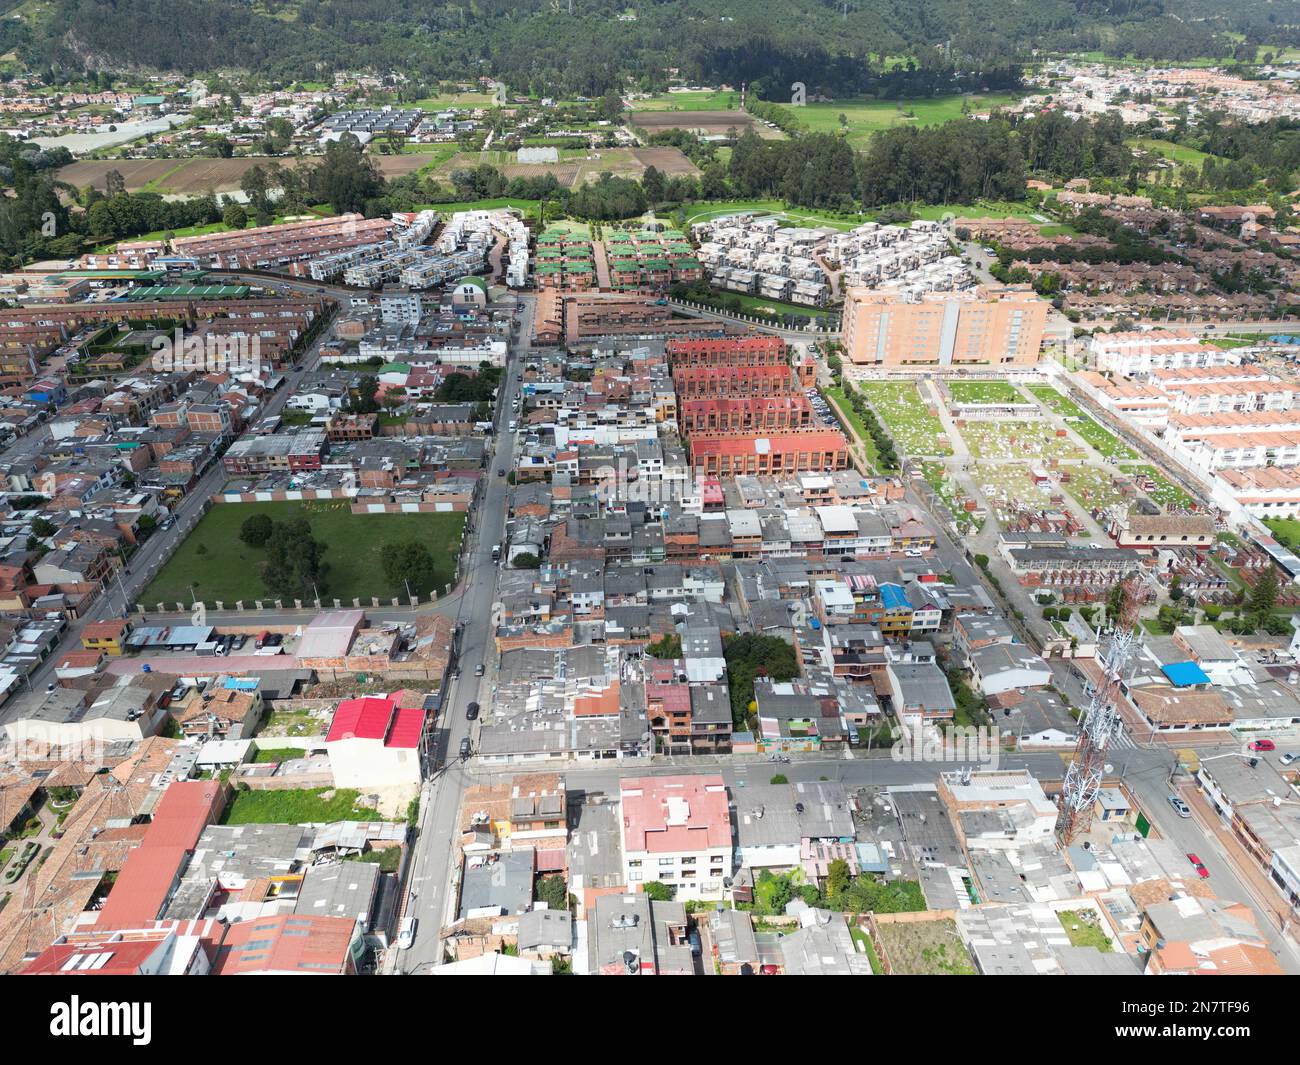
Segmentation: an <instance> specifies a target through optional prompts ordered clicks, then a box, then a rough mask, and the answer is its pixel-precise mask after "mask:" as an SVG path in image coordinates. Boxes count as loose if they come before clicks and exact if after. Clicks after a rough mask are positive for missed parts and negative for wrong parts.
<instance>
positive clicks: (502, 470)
mask: <svg viewBox="0 0 1300 1065" xmlns="http://www.w3.org/2000/svg"><path fill="white" fill-rule="evenodd" d="M505 475H506V468H505V467H504V466H498V467H497V476H498V477H504V476H505Z"/></svg>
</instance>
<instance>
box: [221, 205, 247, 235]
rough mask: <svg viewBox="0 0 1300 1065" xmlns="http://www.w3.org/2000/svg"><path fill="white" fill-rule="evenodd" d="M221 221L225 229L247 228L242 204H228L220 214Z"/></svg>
mask: <svg viewBox="0 0 1300 1065" xmlns="http://www.w3.org/2000/svg"><path fill="white" fill-rule="evenodd" d="M221 221H222V222H223V223H224V224H225V226H226V228H227V229H244V228H246V227H247V226H248V212H247V211H246V210H244V205H243V204H242V203H228V204H226V207H225V210H223V211H222V212H221Z"/></svg>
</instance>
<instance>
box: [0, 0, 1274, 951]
mask: <svg viewBox="0 0 1300 1065" xmlns="http://www.w3.org/2000/svg"><path fill="white" fill-rule="evenodd" d="M305 6H306V7H311V6H313V5H305ZM124 7H126V8H130V7H132V5H124ZM216 7H218V8H220V9H221V10H224V9H225V5H224V0H223V3H221V4H218V5H216ZM1246 7H1247V8H1251V7H1252V5H1251V4H1249V3H1248V4H1247V5H1246ZM569 13H570V14H572V7H571V6H570V11H569ZM562 16H563V5H555V9H554V12H553V13H552V17H554V18H556V19H560V18H562ZM78 17H80V16H78ZM251 17H252V19H253V25H254V26H255V27H256V26H258V25H260V21H259V20H261V19H263V18H264V17H265V16H263V15H262V14H254V15H253V16H251ZM286 17H291V18H296V17H299V16H286ZM827 17H828V18H831V19H832V21H831V22H830V23H828V25H829V26H831V27H835V26H839V25H840V22H839V21H835V20H839V19H840V15H839V14H838V9H837V10H836V12H835V13H832V15H829V16H827ZM852 17H853V18H860V17H861V18H865V17H866V16H865V15H860V14H858V13H854V14H853V16H852ZM1080 17H1082V16H1080ZM1135 17H1136V16H1135ZM575 18H576V16H575ZM1279 18H1280V16H1279ZM15 19H16V20H17V23H18V24H20V25H21V26H22V32H23V36H22V37H21V39H20V40H19V43H17V44H15V48H16V49H17V50H16V51H15V52H13V53H11V54H10V55H9V56H6V57H3V58H0V74H3V78H2V80H0V126H3V127H4V128H3V132H0V181H3V183H4V186H5V192H6V196H5V197H4V198H0V500H2V502H0V548H2V554H3V557H2V558H0V974H6V975H78V974H97V975H117V976H127V975H193V976H207V975H219V976H225V975H236V974H241V975H242V974H274V975H374V976H388V975H533V976H550V975H579V976H582V975H585V976H639V975H687V976H740V975H773V976H794V975H817V976H835V975H845V976H850V975H851V976H857V975H861V976H877V977H882V976H883V977H889V976H900V975H984V976H990V975H998V976H1002V975H1020V976H1034V975H1078V976H1108V975H1126V976H1127V975H1133V976H1136V975H1284V974H1287V975H1291V974H1300V930H1298V929H1300V926H1298V925H1297V917H1298V916H1300V202H1297V197H1300V27H1297V26H1291V27H1285V26H1282V25H1281V23H1280V22H1278V23H1276V24H1274V25H1273V27H1272V29H1271V30H1270V31H1269V33H1272V34H1273V36H1269V33H1264V32H1263V31H1262V30H1261V31H1259V32H1258V33H1256V32H1255V31H1253V30H1252V31H1250V32H1245V31H1243V33H1242V34H1236V35H1235V36H1234V35H1230V34H1229V31H1228V30H1227V29H1226V28H1222V27H1221V28H1219V29H1213V30H1211V29H1204V30H1197V31H1195V32H1196V33H1205V34H1208V36H1207V37H1205V38H1202V37H1199V36H1197V37H1193V38H1191V41H1192V43H1187V44H1186V45H1185V49H1184V52H1183V54H1178V55H1171V56H1168V57H1162V56H1160V55H1144V54H1142V53H1138V54H1136V55H1130V56H1125V57H1118V58H1116V57H1114V56H1111V55H1110V54H1109V53H1108V52H1106V51H1105V49H1104V48H1103V49H1102V50H1101V51H1098V50H1097V49H1094V48H1084V47H1078V48H1067V47H1057V46H1056V45H1053V46H1051V47H1045V48H1044V49H1043V50H1042V51H1041V52H1039V51H1035V52H1034V53H1033V57H1032V60H1030V59H1026V60H1025V61H1024V62H1023V63H1022V64H1020V65H1018V66H1016V67H1015V69H1013V70H1010V72H1009V73H1008V71H1007V70H1006V69H1004V67H1003V66H998V65H994V64H993V63H992V61H991V60H990V61H989V63H988V64H986V66H984V67H981V68H980V69H981V70H983V71H984V75H983V76H984V80H983V81H981V82H979V83H978V84H975V83H968V82H967V81H966V80H963V79H965V78H967V77H968V75H966V74H965V73H963V72H962V70H961V68H960V67H958V66H957V65H956V60H955V57H954V59H953V60H952V61H951V63H950V66H951V67H952V69H951V70H950V69H949V68H948V67H943V68H942V69H943V72H944V73H943V77H945V78H947V79H949V80H948V81H945V82H943V84H942V85H941V86H939V87H935V85H934V84H929V83H927V84H928V88H927V89H925V90H924V91H922V90H921V89H917V88H914V85H915V84H916V83H917V82H919V80H920V79H921V78H922V75H925V76H926V77H928V78H933V77H937V76H938V75H935V74H934V72H933V69H931V68H929V67H927V65H926V63H922V64H921V65H920V66H919V67H918V65H917V64H915V63H912V64H910V65H904V64H901V62H900V63H898V64H894V63H891V62H883V63H882V65H881V66H880V69H879V70H875V68H874V67H873V70H874V73H872V75H871V77H872V78H875V79H877V81H876V82H873V83H872V85H873V86H874V88H872V89H871V91H867V90H865V89H863V88H862V87H861V86H849V87H847V88H846V87H844V86H842V85H840V84H839V83H836V82H833V80H832V77H833V76H834V77H839V74H834V75H832V74H830V73H828V74H826V76H825V78H824V79H821V80H819V79H817V78H814V77H812V76H811V75H810V76H809V78H808V84H807V86H804V84H803V82H799V83H798V86H799V91H797V92H796V93H795V95H794V96H793V97H791V100H790V103H788V104H787V103H785V102H784V100H785V97H786V96H789V95H790V94H788V93H785V92H784V85H781V86H778V88H779V89H780V91H779V92H778V91H776V90H774V89H773V87H772V85H771V84H769V83H767V82H761V83H757V84H754V83H747V82H746V81H745V80H744V79H743V78H740V77H726V78H724V77H721V76H717V74H716V73H715V74H714V76H712V77H709V76H708V72H707V71H704V72H701V70H700V69H697V68H696V67H694V66H689V67H687V66H682V67H678V66H671V67H670V66H665V67H664V73H662V74H656V75H655V76H654V77H653V78H649V79H647V78H645V77H641V78H637V77H634V76H633V75H632V74H630V73H626V74H624V73H620V69H619V68H617V67H615V68H613V69H611V70H610V71H609V72H607V73H606V74H603V75H601V76H602V77H607V78H612V79H614V82H613V84H612V85H608V86H607V85H603V84H600V83H593V84H596V87H597V88H600V90H601V91H594V90H593V89H588V90H587V91H580V90H579V89H577V88H575V87H574V85H573V84H569V83H564V82H561V81H556V82H555V83H554V84H553V85H551V87H550V88H549V89H547V88H539V87H538V81H536V80H534V81H532V82H528V81H526V80H520V78H517V77H512V76H510V75H509V73H508V72H507V73H501V74H499V75H497V74H495V73H494V74H492V75H490V76H489V75H486V74H479V75H477V76H471V75H464V76H457V77H452V76H450V75H448V77H449V80H445V81H433V80H431V79H429V78H428V77H427V75H423V74H417V73H416V72H414V69H412V70H409V71H397V70H388V69H386V68H384V67H382V66H381V65H378V64H377V63H375V62H373V61H372V60H371V59H369V58H367V59H365V61H364V62H363V60H362V58H361V53H358V58H357V59H356V62H357V63H358V64H360V65H358V66H356V67H354V68H346V69H345V68H344V66H343V65H342V64H341V59H340V58H339V57H331V60H330V63H331V65H332V66H333V67H334V68H335V69H333V71H332V73H329V72H322V73H320V74H319V75H318V77H319V78H321V79H323V80H318V81H312V82H307V81H298V80H293V79H292V78H289V79H285V78H279V77H278V75H276V74H271V73H258V74H255V75H253V74H250V75H247V76H245V75H241V74H237V73H234V72H230V71H225V72H223V73H222V74H220V75H206V74H203V75H201V74H200V73H198V72H196V71H190V70H188V69H184V68H183V66H176V65H169V66H168V69H167V70H165V71H163V72H161V73H149V72H147V71H144V69H143V68H140V69H133V70H132V71H131V72H130V73H111V72H105V71H104V70H100V71H99V72H98V73H97V74H90V75H85V74H83V75H78V76H73V75H72V74H69V73H67V72H66V71H62V72H61V71H60V68H58V66H57V64H55V65H51V66H49V67H48V69H47V68H46V67H45V66H41V65H36V64H33V63H30V62H27V61H26V60H25V57H27V56H28V55H29V54H30V55H37V54H38V53H39V50H40V49H41V48H42V47H45V46H44V45H43V44H42V41H41V38H40V37H39V32H38V30H39V27H38V25H37V24H36V23H35V22H33V21H32V20H31V19H30V17H28V16H26V15H17V16H15ZM650 19H651V15H650V13H649V12H636V11H634V10H633V9H631V8H629V9H627V11H626V12H625V13H624V14H623V15H620V16H619V24H620V26H621V29H619V30H618V31H617V33H622V34H628V35H639V34H641V33H642V32H650V31H651V30H652V29H653V27H652V26H650V25H645V26H642V24H643V23H648V22H649V20H650ZM843 21H844V22H845V23H846V24H848V25H852V20H851V18H850V11H849V8H848V7H847V6H846V7H845V11H844V15H843ZM1293 21H1296V22H1300V19H1295V20H1293ZM1108 25H1109V24H1108ZM1122 25H1139V24H1138V23H1123V24H1122ZM14 32H17V31H14ZM258 32H260V31H258ZM268 32H271V31H268ZM303 32H304V33H305V32H306V30H304V31H303ZM319 32H320V31H319V30H318V29H316V28H313V29H312V33H319ZM338 32H340V33H342V32H343V31H342V30H339V31H338ZM604 32H607V33H608V32H609V30H608V28H606V30H605V31H604ZM845 32H846V33H850V32H851V31H850V30H847V29H846V30H845ZM1187 32H1188V33H1192V32H1193V31H1191V30H1188V31H1187ZM1233 33H1235V31H1233ZM1243 34H1244V35H1243ZM1239 37H1240V38H1241V39H1240V40H1239V39H1238V38H1239ZM315 39H316V38H313V40H315ZM340 39H342V38H340ZM638 39H639V38H638ZM1134 40H1135V41H1136V42H1147V41H1149V38H1148V37H1147V36H1146V35H1145V32H1144V33H1143V34H1141V35H1137V36H1135V37H1134ZM1022 43H1023V42H1022ZM949 44H950V46H951V42H949ZM1247 44H1249V46H1250V47H1249V48H1247ZM1146 46H1147V45H1145V44H1135V47H1146ZM124 47H125V46H124ZM287 47H288V46H287V45H286V48H287ZM358 47H359V46H358ZM918 47H919V46H918ZM1171 47H1172V45H1171ZM1197 47H1199V48H1203V49H1207V50H1206V51H1201V52H1198V51H1196V50H1195V49H1196V48H1197ZM1215 49H1219V50H1218V51H1216V50H1215ZM39 54H44V53H39ZM126 54H127V55H128V56H129V54H130V53H129V51H128V52H127V53H126ZM288 54H289V53H288V52H286V55H288ZM294 54H296V53H294ZM547 54H548V55H549V54H551V53H549V52H548V53H547ZM1026 54H1028V53H1026ZM365 55H366V56H369V55H370V53H368V52H367V53H365ZM882 56H883V57H885V58H888V55H887V53H882ZM695 61H696V60H692V62H695ZM287 62H288V61H287V60H286V64H287ZM927 62H929V60H927ZM945 62H948V61H947V60H945ZM873 63H874V60H873ZM321 67H322V70H324V67H325V64H321ZM286 69H287V67H286ZM539 69H541V68H540V67H539ZM780 69H781V70H782V71H784V70H785V69H786V68H785V67H781V68H780ZM591 76H594V75H591ZM537 77H538V78H540V77H541V75H540V74H539V75H537ZM784 80H785V81H786V82H788V81H790V80H791V78H785V79H784ZM548 84H550V83H548ZM898 86H902V89H899V88H898ZM805 88H806V93H807V95H806V97H805V95H804V90H805ZM891 93H892V95H891ZM783 94H784V95H783ZM945 153H948V154H945ZM949 156H950V157H949ZM805 157H806V158H807V160H808V161H809V162H808V165H807V166H806V167H805V164H804V158H805ZM977 165H978V169H979V170H980V173H979V174H974V173H972V172H971V171H972V170H973V169H975V168H976V166H977ZM837 175H838V176H837ZM841 180H842V182H843V185H842V187H838V186H835V185H834V184H833V183H834V182H836V181H841ZM43 227H44V228H43Z"/></svg>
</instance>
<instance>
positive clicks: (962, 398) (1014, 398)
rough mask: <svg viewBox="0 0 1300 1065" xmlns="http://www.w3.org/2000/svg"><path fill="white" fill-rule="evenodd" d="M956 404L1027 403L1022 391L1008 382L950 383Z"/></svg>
mask: <svg viewBox="0 0 1300 1065" xmlns="http://www.w3.org/2000/svg"><path fill="white" fill-rule="evenodd" d="M948 390H949V391H950V392H951V393H952V398H953V402H954V403H1027V402H1028V401H1027V400H1026V399H1025V397H1024V396H1023V395H1021V394H1020V389H1018V388H1016V387H1015V386H1014V385H1012V384H1010V383H1008V382H1007V381H950V382H949V383H948Z"/></svg>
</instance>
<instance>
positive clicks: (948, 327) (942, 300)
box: [844, 287, 1048, 369]
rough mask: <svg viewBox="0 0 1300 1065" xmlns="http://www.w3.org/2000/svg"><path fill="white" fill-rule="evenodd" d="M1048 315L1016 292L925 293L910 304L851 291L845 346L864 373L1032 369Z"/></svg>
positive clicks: (1042, 304)
mask: <svg viewBox="0 0 1300 1065" xmlns="http://www.w3.org/2000/svg"><path fill="white" fill-rule="evenodd" d="M1047 308H1048V304H1047V303H1046V301H1044V300H1041V299H1039V298H1038V297H1037V296H1036V295H1035V294H1034V293H1033V292H1032V291H1031V290H1029V289H1028V288H1019V287H1010V288H996V289H995V288H977V289H975V290H973V292H961V293H955V292H931V293H926V294H924V295H922V296H920V297H919V298H916V299H907V298H905V297H903V296H900V295H899V294H897V293H892V292H882V291H877V290H873V289H865V288H853V289H850V290H849V292H848V294H847V297H846V299H845V302H844V346H845V349H846V350H847V352H848V356H849V359H850V360H851V361H852V362H854V363H856V364H858V365H862V366H883V367H896V368H899V369H906V368H908V367H917V368H920V367H938V368H940V369H942V368H945V367H950V366H963V367H972V366H989V367H993V368H1005V367H1011V366H1033V365H1035V364H1036V363H1037V362H1038V351H1039V347H1040V345H1041V343H1042V339H1043V328H1044V326H1045V325H1046V322H1047Z"/></svg>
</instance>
